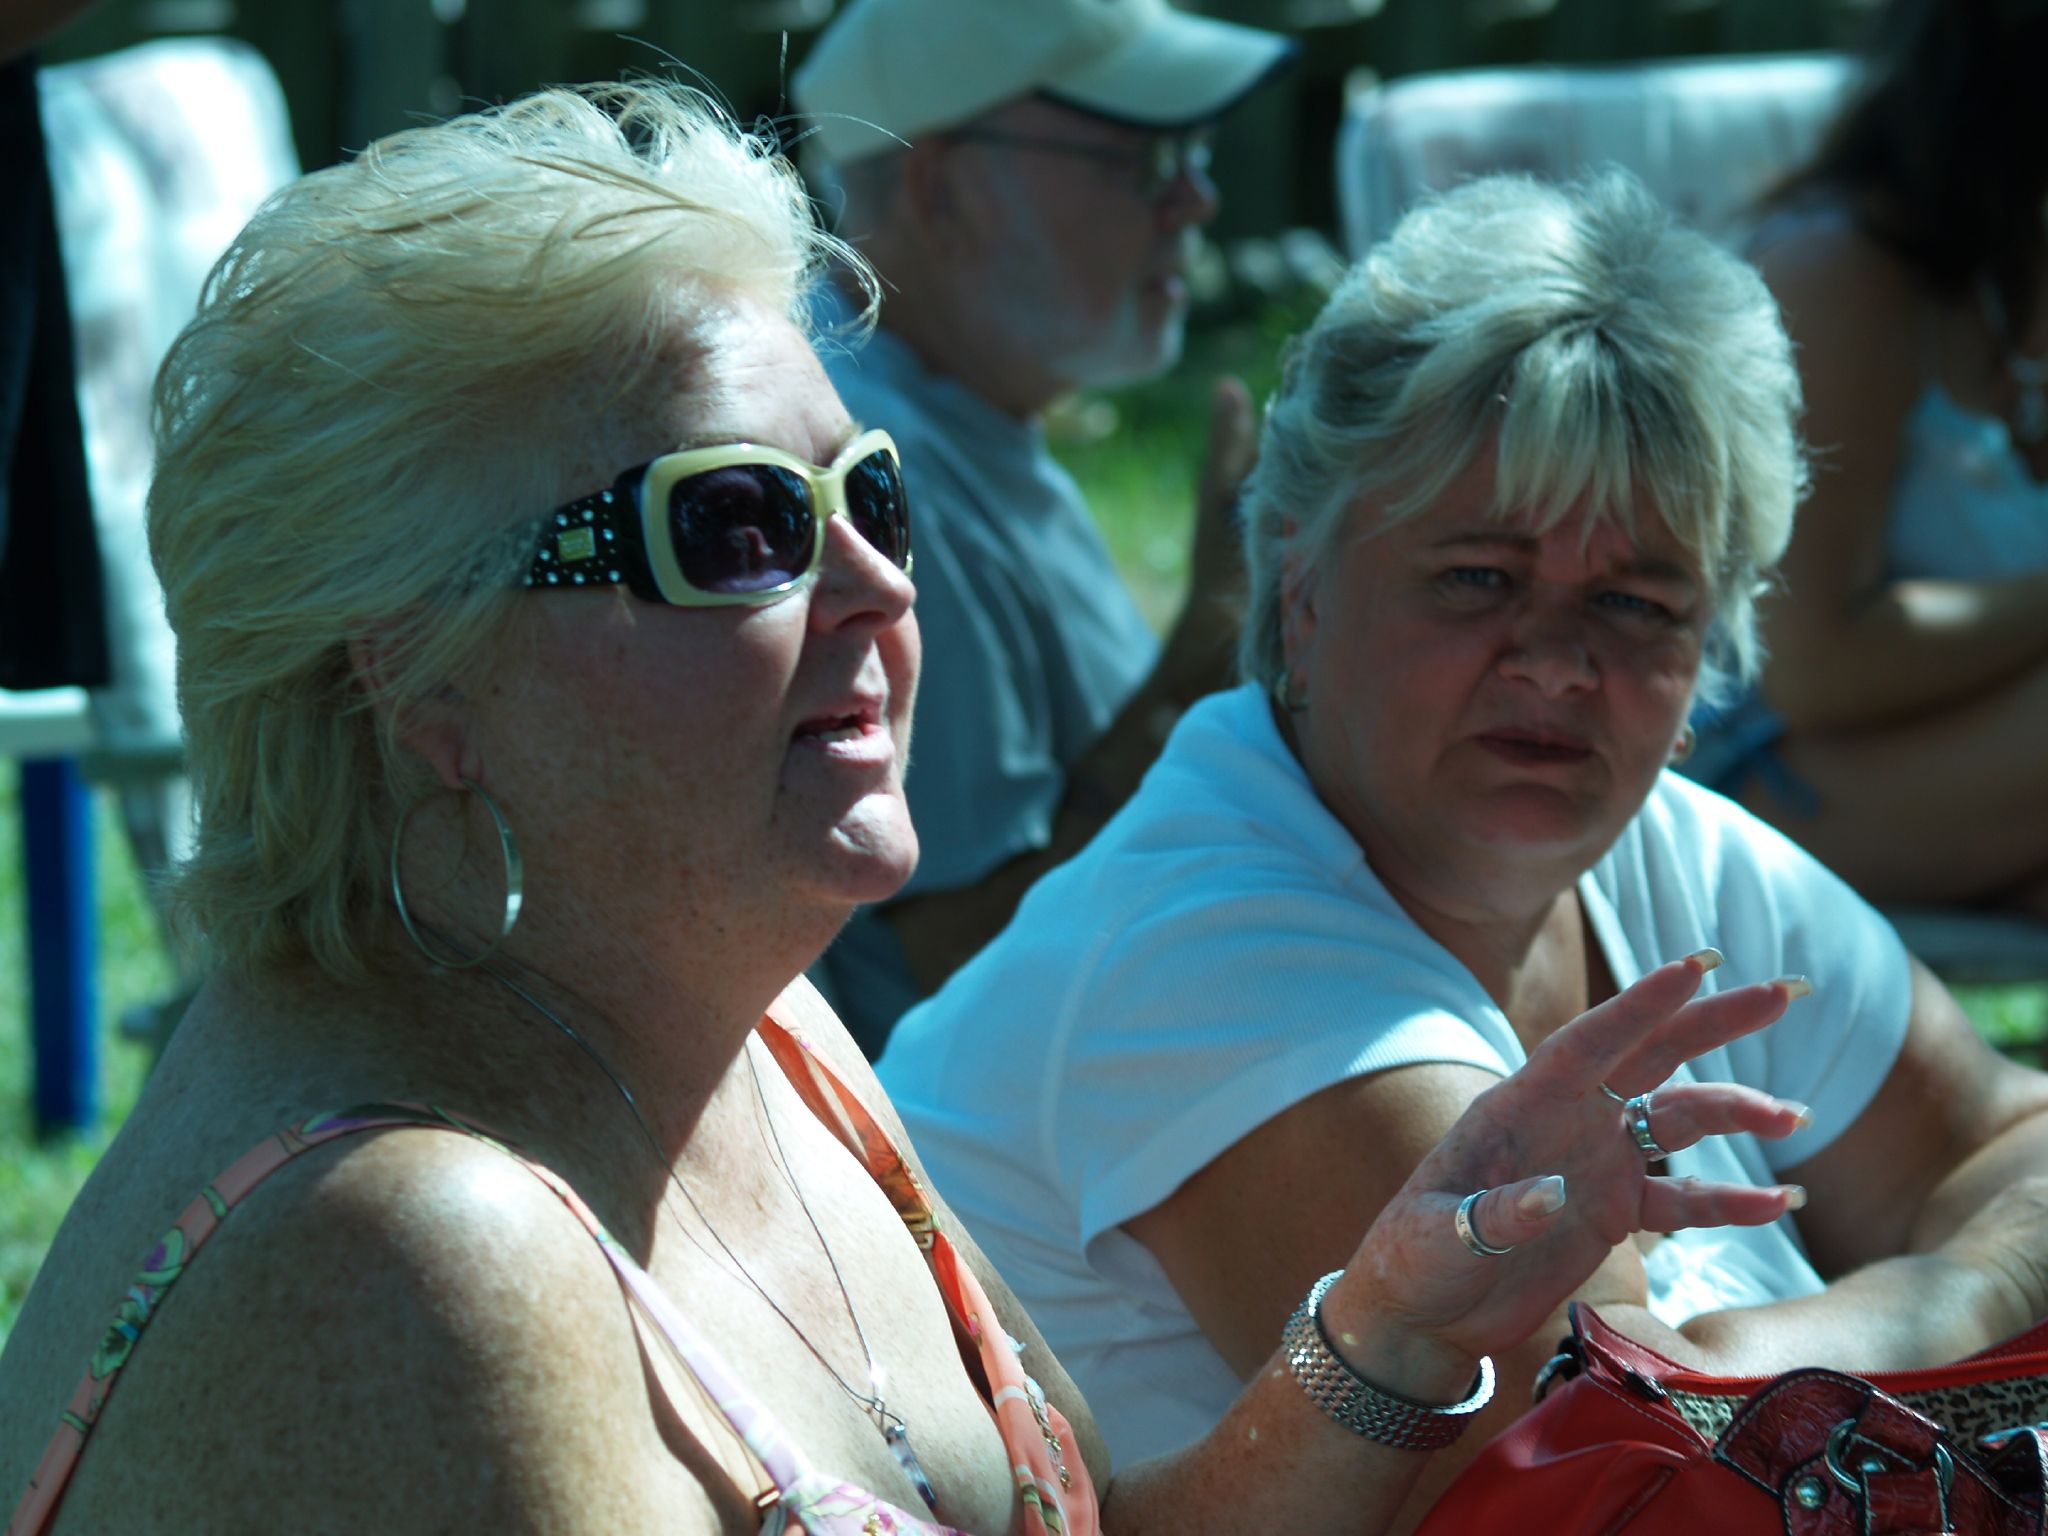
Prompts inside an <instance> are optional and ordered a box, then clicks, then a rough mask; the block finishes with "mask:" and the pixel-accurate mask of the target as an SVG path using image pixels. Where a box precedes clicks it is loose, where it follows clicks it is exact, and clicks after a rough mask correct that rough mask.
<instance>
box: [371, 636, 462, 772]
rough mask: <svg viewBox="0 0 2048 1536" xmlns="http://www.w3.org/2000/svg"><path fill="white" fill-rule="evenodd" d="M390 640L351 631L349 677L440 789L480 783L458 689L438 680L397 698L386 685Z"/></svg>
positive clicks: (390, 671)
mask: <svg viewBox="0 0 2048 1536" xmlns="http://www.w3.org/2000/svg"><path fill="white" fill-rule="evenodd" d="M393 640H394V637H393V635H392V633H391V631H389V630H385V629H372V630H365V631H362V632H361V633H358V634H355V635H351V636H350V637H349V642H348V670H349V681H350V682H351V683H352V684H353V685H354V686H355V687H356V688H357V689H358V690H360V691H361V693H362V695H363V697H364V698H365V699H367V700H368V701H369V704H370V708H371V710H372V711H373V712H374V713H375V714H376V716H377V719H378V721H379V723H380V724H388V725H389V727H390V729H391V731H392V733H393V735H394V736H395V737H396V738H397V740H398V742H399V744H400V745H401V746H403V747H405V748H407V749H408V750H410V751H411V752H412V753H413V755H414V756H416V757H417V758H419V760H420V762H421V763H422V764H423V765H424V766H425V767H426V769H427V771H428V772H429V773H430V774H432V775H433V777H434V781H435V782H436V783H437V784H439V785H441V787H442V788H444V789H460V788H461V787H462V781H463V780H464V779H468V780H470V781H471V782H472V783H475V782H480V781H481V780H482V777H483V771H482V770H483V765H482V763H481V761H479V760H477V759H478V757H479V754H478V753H477V752H476V751H475V749H474V747H473V745H472V744H471V741H470V735H469V725H468V718H467V710H466V705H467V701H466V700H465V699H464V698H463V696H462V693H461V691H460V690H458V689H457V688H456V687H455V686H454V685H453V684H444V685H442V686H441V687H440V688H437V689H436V690H435V691H434V692H433V694H432V695H431V696H427V697H420V696H414V697H411V698H400V697H399V696H398V694H397V693H396V691H395V690H394V689H393V687H392V679H393V676H394V675H395V670H396V669H395V668H394V666H393V664H392V655H393V651H394V648H395V647H394V644H393Z"/></svg>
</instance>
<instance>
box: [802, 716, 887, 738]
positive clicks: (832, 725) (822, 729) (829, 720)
mask: <svg viewBox="0 0 2048 1536" xmlns="http://www.w3.org/2000/svg"><path fill="white" fill-rule="evenodd" d="M873 724H874V721H873V720H871V719H869V718H868V717H867V716H866V715H865V714H860V713H855V714H850V715H828V716H826V717H825V718H823V719H820V720H807V721H805V722H804V723H803V724H802V725H800V726H798V727H797V730H796V734H797V739H798V740H800V741H825V742H832V741H854V740H856V739H858V738H859V737H861V736H864V735H866V734H867V732H868V728H869V727H870V726H872V725H873Z"/></svg>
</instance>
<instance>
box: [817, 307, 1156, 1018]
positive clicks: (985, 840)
mask: <svg viewBox="0 0 2048 1536" xmlns="http://www.w3.org/2000/svg"><path fill="white" fill-rule="evenodd" d="M850 319H851V307H850V306H849V305H848V304H847V303H846V302H845V301H844V299H843V298H841V297H840V296H839V295H837V294H836V293H827V294H825V295H822V296H821V299H820V327H819V329H820V332H821V339H820V341H819V344H818V351H819V354H820V356H821V357H822V358H823V359H824V362H825V368H826V372H827V373H828V374H829V375H830V376H831V379H832V383H833V384H834V386H835V387H836V388H837V389H838V391H839V394H840V397H841V398H842V399H843V400H844V401H845V402H846V408H847V410H848V411H850V412H851V413H852V414H853V416H854V417H855V419H856V420H858V421H859V422H860V423H861V424H862V425H864V426H868V427H880V428H882V429H884V430H885V431H887V432H888V433H889V434H890V435H891V436H892V437H894V438H895V439H896V445H897V447H898V448H899V449H901V450H902V454H903V473H904V480H905V484H906V486H907V488H908V490H909V493H910V515H911V544H912V548H913V550H914V551H915V554H916V559H917V567H916V572H915V576H916V581H917V621H918V627H919V629H920V630H921V631H922V633H923V636H924V672H923V681H922V683H921V684H920V685H919V690H918V699H917V716H916V726H915V730H914V734H913V739H912V745H911V759H910V770H909V776H908V779H907V781H906V792H907V794H908V795H909V799H910V810H911V815H912V817H913V819H914V820H915V822H916V824H917V831H918V838H919V842H920V845H921V847H922V849H923V853H922V856H921V857H920V859H919V862H918V867H917V873H916V874H915V875H914V876H913V877H912V878H911V881H910V883H909V885H908V886H906V887H905V888H904V892H903V894H904V895H906V896H909V895H926V894H930V893H932V892H938V891H949V890H957V889H960V888H962V887H966V886H972V885H975V884H977V883H978V882H980V881H981V880H982V879H984V878H985V877H987V876H988V875H989V874H990V873H991V872H992V871H994V870H995V869H996V868H998V867H999V866H1001V865H1002V864H1004V863H1006V862H1008V861H1009V860H1010V859H1012V858H1014V857H1016V856H1017V855H1018V854H1021V853H1027V852H1031V851H1034V850H1036V849H1039V848H1043V847H1044V846H1045V845H1046V844H1047V843H1048V842H1049V841H1050V840H1051V836H1052V822H1053V817H1054V815H1055V813H1056V812H1057V811H1058V809H1059V805H1060V801H1061V800H1062V798H1063V797H1064V796H1065V794H1066V784H1067V770H1068V768H1069V767H1070V766H1071V765H1072V764H1073V762H1074V761H1075V760H1076V759H1077V758H1079V757H1080V756H1081V755H1082V754H1083V753H1085V752H1086V751H1087V750H1088V749H1089V748H1090V747H1091V746H1093V745H1094V744H1095V742H1096V741H1097V739H1098V738H1100V736H1101V735H1102V733H1103V731H1104V730H1105V729H1106V728H1107V727H1108V725H1109V723H1110V721H1111V719H1112V718H1113V717H1114V716H1115V715H1116V713H1117V711H1118V710H1119V709H1121V708H1122V707H1123V704H1124V702H1125V700H1127V699H1128V698H1130V696H1131V695H1132V694H1133V693H1134V692H1136V690H1137V688H1138V685H1139V684H1140V683H1141V682H1142V681H1143V680H1144V679H1145V677H1146V676H1147V675H1148V674H1149V673H1150V672H1151V670H1152V667H1153V663H1154V662H1155V660H1156V659H1157V657H1158V651H1159V647H1158V641H1157V639H1156V638H1155V637H1154V636H1153V634H1152V632H1151V630H1150V628H1149V627H1148V626H1147V625H1146V623H1145V620H1144V618H1143V616H1142V615H1140V614H1139V612H1138V609H1137V605H1136V604H1135V603H1133V602H1132V601H1131V597H1130V594H1129V592H1127V591H1126V590H1125V588H1124V584H1123V580H1122V578H1121V577H1120V576H1118V574H1117V571H1116V567H1115V565H1114V564H1113V563H1112V562H1111V560H1110V557H1109V550H1108V548H1107V547H1106V546H1105V545H1104V544H1103V541H1102V535H1101V533H1100V532H1099V531H1098V530H1097V529H1096V527H1095V522H1094V519H1093V518H1092V517H1091V516H1090V515H1089V512H1088V506H1087V503H1086V502H1085V501H1084V500H1083V499H1082V496H1081V491H1080V487H1078V486H1077V485H1075V483H1074V480H1073V477H1072V476H1071V475H1069V474H1068V473H1067V472H1066V471H1065V470H1064V469H1062V468H1061V467H1060V466H1059V465H1058V464H1057V463H1056V462H1055V461H1054V460H1053V458H1052V455H1051V454H1049V453H1048V452H1047V451H1046V447H1045V434H1044V432H1043V431H1042V429H1041V428H1040V427H1039V426H1038V424H1037V423H1036V422H1027V421H1018V420H1017V419H1015V418H1014V417H1011V416H1007V415H1005V414H1004V413H1003V412H1001V411H999V410H997V409H996V408H995V407H994V406H993V405H991V404H989V403H988V401H986V400H984V399H982V398H981V397H980V396H979V395H977V394H975V393H973V392H972V391H971V390H969V389H967V388H965V387H964V386H963V385H961V384H959V383H958V382H956V381H955V380H952V379H949V378H941V377H938V376H935V375H933V374H931V373H928V372H927V371H926V370H925V368H924V365H923V364H922V363H921V362H920V361H919V359H918V358H917V356H916V354H915V353H913V352H912V351H911V350H910V348H909V347H908V346H906V345H904V343H903V342H902V341H900V340H898V339H897V338H896V337H895V336H893V335H891V334H890V333H889V332H888V331H887V330H878V331H876V332H875V334H874V335H873V336H872V337H871V338H870V339H869V340H867V341H866V342H865V343H855V342H850V341H840V340H836V339H834V335H833V333H834V330H835V328H836V327H838V326H841V325H843V324H844V323H845V322H847V321H848V320H850ZM819 970H820V971H822V973H823V974H822V975H818V974H817V973H815V972H814V975H815V976H816V979H817V980H818V981H819V982H820V985H821V986H823V988H824V990H825V992H826V994H827V996H829V997H830V998H831V999H832V1001H833V1003H834V1004H835V1005H836V1006H837V1007H838V1009H839V1012H840V1015H841V1017H842V1018H844V1019H845V1020H846V1022H847V1025H848V1027H849V1028H851V1029H852V1031H853V1033H854V1036H855V1038H856V1039H858V1040H860V1041H861V1043H862V1044H863V1046H865V1047H866V1048H867V1049H868V1051H869V1053H870V1054H871V1055H872V1054H877V1053H879V1051H880V1049H881V1043H882V1041H883V1039H885V1038H886V1036H887V1034H888V1030H889V1028H890V1026H891V1025H893V1024H894V1022H895V1020H896V1018H897V1016H898V1015H899V1014H901V1013H902V1012H903V1011H904V1010H905V1009H906V1008H908V1007H909V1006H910V1005H911V1004H912V1003H914V1002H916V1001H917V1000H918V997H919V996H920V994H919V992H918V989H917V987H916V984H915V983H914V982H913V981H912V980H911V977H910V972H909V968H908V966H907V965H906V963H905V961H904V958H903V953H902V948H901V946H900V945H899V944H898V943H897V942H896V940H895V936H894V934H893V933H892V932H891V931H890V930H889V928H888V926H887V924H886V923H884V922H883V921H882V920H881V919H880V917H879V915H878V913H877V912H876V911H875V910H873V909H867V910H863V911H861V912H859V913H857V914H856V915H855V916H854V919H853V921H852V922H851V923H849V924H848V925H847V928H846V930H845V932H844V933H842V934H841V935H840V937H839V940H838V942H837V943H836V944H834V945H833V947H832V949H831V951H830V952H829V953H828V954H827V955H826V956H825V959H824V961H823V962H821V965H820V967H819Z"/></svg>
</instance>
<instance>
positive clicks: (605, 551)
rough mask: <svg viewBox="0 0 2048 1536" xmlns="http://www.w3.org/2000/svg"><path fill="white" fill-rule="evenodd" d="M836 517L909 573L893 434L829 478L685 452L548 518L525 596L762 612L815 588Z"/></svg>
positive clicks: (721, 450) (875, 440) (782, 456)
mask: <svg viewBox="0 0 2048 1536" xmlns="http://www.w3.org/2000/svg"><path fill="white" fill-rule="evenodd" d="M835 517H844V518H846V519H847V521H848V522H850V523H852V524H853V526H854V530H855V531H856V532H858V533H859V534H860V536H861V537H862V538H864V539H866V540H867V541H868V542H869V543H870V544H872V545H874V547H875V548H876V549H878V550H880V551H881V552H882V554H883V555H884V556H885V557H886V558H887V559H888V560H889V561H890V563H892V564H893V565H895V566H896V567H897V568H899V569H900V570H902V571H903V572H905V573H906V574H908V573H909V571H910V566H911V561H910V504H909V502H908V500H907V499H906V498H905V496H904V492H903V468H902V465H901V463H900V462H899V460H898V457H897V453H896V444H895V443H894V441H892V440H891V439H890V437H889V434H888V433H886V432H880V431H875V432H863V433H861V435H860V436H859V437H856V438H855V439H854V440H853V441H852V442H850V443H848V444H847V445H846V447H845V448H844V449H842V450H841V451H840V454H839V456H838V457H837V458H835V459H834V460H833V461H832V462H831V464H830V465H829V466H827V467H826V468H824V469H820V468H818V467H817V466H816V465H815V464H806V463H805V462H804V461H803V460H802V459H799V458H797V457H796V456H795V455H794V454H788V453H784V452H782V451H781V450H780V449H776V448H762V447H758V446H756V445H755V444H753V443H727V444H724V445H722V446H720V447H716V448H685V449H682V450H680V451H678V452H676V453H665V454H663V455H662V456H661V457H660V458H658V459H654V460H652V461H650V462H649V463H646V464H642V465H639V466H638V467H637V468H634V469H629V470H627V471H626V472H625V473H624V474H622V475H620V476H619V478H618V479H617V480H615V481H614V482H612V485H611V488H610V489H609V490H603V491H595V492H593V493H592V494H590V495H588V496H583V497H579V498H578V499H576V500H575V501H572V502H569V503H567V504H566V505H564V506H560V507H557V508H556V509H555V510H554V511H553V512H551V513H549V514H548V516H547V517H546V518H545V519H544V520H543V523H542V526H541V531H540V537H539V540H538V543H537V545H536V547H535V550H534V555H533V560H532V563H531V564H529V565H528V566H527V568H526V580H525V585H526V586H528V587H531V588H534V589H535V590H545V589H547V588H551V587H607V586H617V585H620V584H622V583H623V584H624V586H625V587H626V588H627V590H628V591H630V592H632V594H633V595H634V596H635V597H642V598H645V599H647V600H648V601H649V602H653V603H669V604H672V605H674V606H676V607H678V608H717V607H727V606H737V605H749V606H754V607H760V606H762V605H765V604H768V603H773V602H779V601H780V600H781V599H783V598H785V597H788V596H789V595H790V594H791V593H793V592H795V591H797V590H799V589H800V588H802V587H806V586H808V585H810V583H811V582H813V581H815V580H816V579H817V575H818V566H819V562H820V560H821V558H822V557H823V555H824V552H825V525H826V524H827V523H828V522H830V521H831V520H832V519H833V518H835Z"/></svg>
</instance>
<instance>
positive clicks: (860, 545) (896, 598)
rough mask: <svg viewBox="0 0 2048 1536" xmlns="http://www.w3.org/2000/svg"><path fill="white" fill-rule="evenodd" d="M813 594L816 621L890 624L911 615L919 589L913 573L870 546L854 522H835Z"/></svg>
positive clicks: (840, 518)
mask: <svg viewBox="0 0 2048 1536" xmlns="http://www.w3.org/2000/svg"><path fill="white" fill-rule="evenodd" d="M819 558H820V560H821V562H822V564H821V567H820V569H819V572H818V584H817V587H816V589H815V590H813V592H812V593H811V621H812V622H813V623H814V624H816V623H822V624H825V625H827V626H828V627H837V626H838V625H841V624H845V623H849V622H854V621H858V620H862V619H866V620H868V621H871V622H874V623H877V624H881V625H888V624H893V623H895V622H896V621H897V620H898V619H900V618H902V617H903V615H904V614H906V613H908V612H909V611H910V605H911V603H912V602H914V601H915V600H916V598H917V587H916V586H915V585H914V584H913V583H912V582H911V579H910V573H909V572H908V571H906V570H904V569H903V568H902V567H901V566H899V565H897V564H896V562H895V561H894V560H891V559H890V558H889V557H888V556H887V555H885V554H883V553H882V552H881V551H880V550H879V549H877V548H875V546H874V545H873V544H871V543H869V542H868V540H867V538H866V537H865V536H864V535H863V534H862V533H861V532H860V531H859V530H858V529H857V528H855V527H854V525H853V519H852V518H850V517H845V516H836V517H834V518H833V519H832V520H831V521H830V522H829V523H828V524H827V525H826V528H825V552H824V554H823V555H822V556H820V557H819Z"/></svg>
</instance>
